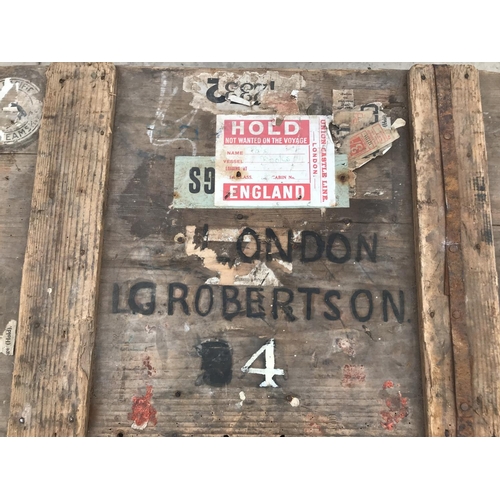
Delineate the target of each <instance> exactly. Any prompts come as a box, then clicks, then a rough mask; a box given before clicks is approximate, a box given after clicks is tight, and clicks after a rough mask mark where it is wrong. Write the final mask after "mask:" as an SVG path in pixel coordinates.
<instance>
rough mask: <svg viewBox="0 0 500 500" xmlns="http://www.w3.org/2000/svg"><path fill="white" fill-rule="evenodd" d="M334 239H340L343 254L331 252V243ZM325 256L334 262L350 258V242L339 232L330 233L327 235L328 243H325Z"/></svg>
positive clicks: (342, 261) (339, 262) (333, 242)
mask: <svg viewBox="0 0 500 500" xmlns="http://www.w3.org/2000/svg"><path fill="white" fill-rule="evenodd" d="M336 240H340V241H341V242H342V245H343V246H344V255H342V256H340V257H339V256H337V255H335V254H334V253H333V249H332V248H333V245H334V244H335V241H336ZM326 257H327V258H328V260H329V261H331V262H335V263H336V264H343V263H344V262H347V261H348V260H349V259H350V258H351V243H350V242H349V240H348V239H347V238H346V237H345V236H344V235H343V234H341V233H332V234H330V236H329V237H328V243H327V245H326Z"/></svg>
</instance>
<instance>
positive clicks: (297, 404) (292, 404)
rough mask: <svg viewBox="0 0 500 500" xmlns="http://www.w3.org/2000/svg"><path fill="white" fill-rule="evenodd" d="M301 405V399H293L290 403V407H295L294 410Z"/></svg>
mask: <svg viewBox="0 0 500 500" xmlns="http://www.w3.org/2000/svg"><path fill="white" fill-rule="evenodd" d="M299 405H300V400H299V398H292V400H291V401H290V406H293V407H294V408H296V407H297V406H299Z"/></svg>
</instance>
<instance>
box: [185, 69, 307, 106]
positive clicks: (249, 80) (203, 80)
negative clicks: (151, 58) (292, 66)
mask: <svg viewBox="0 0 500 500" xmlns="http://www.w3.org/2000/svg"><path fill="white" fill-rule="evenodd" d="M304 86H305V80H304V78H303V77H302V75H300V73H295V74H292V75H290V76H282V75H280V73H279V72H278V71H266V72H265V73H257V72H254V71H245V72H243V73H240V74H237V73H233V72H228V71H216V72H213V73H206V72H202V73H197V74H195V75H190V76H187V77H185V78H184V81H183V90H184V91H185V92H189V93H191V94H193V99H192V101H191V103H190V104H191V106H192V107H193V108H195V109H202V110H204V111H209V112H211V113H216V114H218V113H224V112H227V113H234V111H235V109H238V110H239V112H240V113H253V114H254V113H256V112H262V113H266V112H267V113H271V112H272V113H274V112H276V113H278V114H282V111H284V110H288V111H287V112H286V114H296V111H293V112H292V113H290V112H289V110H296V109H297V95H295V96H293V95H292V92H294V91H296V93H298V91H299V90H300V89H301V88H303V87H304ZM277 108H279V109H277Z"/></svg>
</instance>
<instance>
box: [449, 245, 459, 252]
mask: <svg viewBox="0 0 500 500" xmlns="http://www.w3.org/2000/svg"><path fill="white" fill-rule="evenodd" d="M450 252H452V253H456V252H458V245H457V244H456V243H454V244H453V245H450Z"/></svg>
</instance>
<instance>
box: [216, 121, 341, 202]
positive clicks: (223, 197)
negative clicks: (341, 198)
mask: <svg viewBox="0 0 500 500" xmlns="http://www.w3.org/2000/svg"><path fill="white" fill-rule="evenodd" d="M330 122H331V119H330V118H329V117H328V116H301V115H300V116H299V115H292V116H286V118H285V119H282V120H279V121H278V120H277V119H276V116H273V115H254V116H249V115H218V116H217V132H216V136H217V141H216V155H215V198H214V204H215V206H218V207H241V206H247V207H304V206H307V207H332V206H336V198H335V148H334V144H333V141H332V140H331V137H330V133H329V129H328V126H329V124H330Z"/></svg>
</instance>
